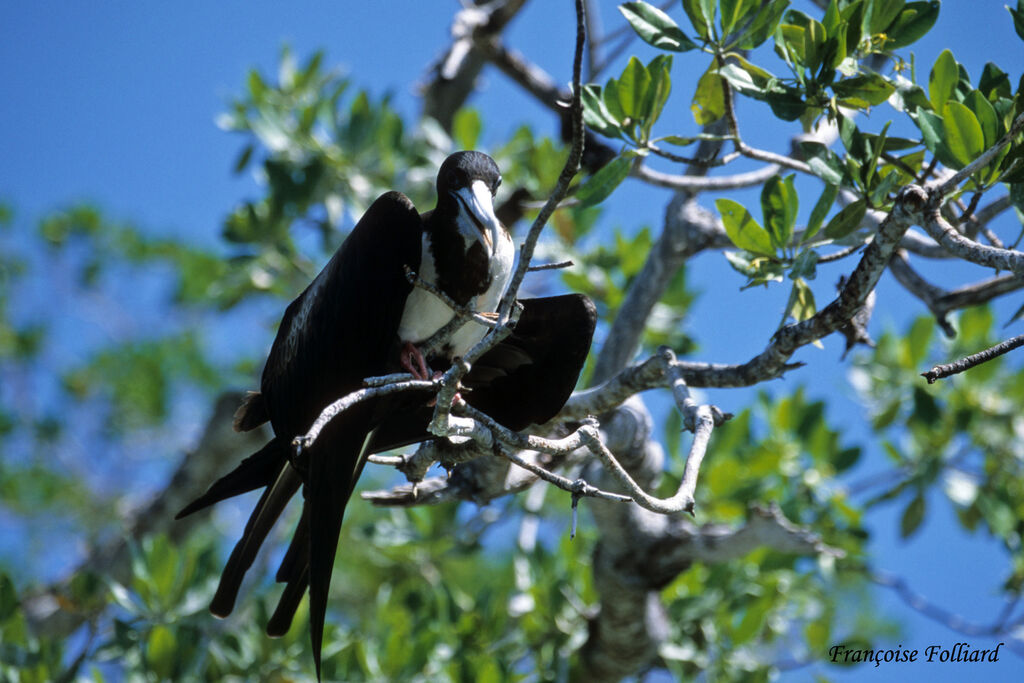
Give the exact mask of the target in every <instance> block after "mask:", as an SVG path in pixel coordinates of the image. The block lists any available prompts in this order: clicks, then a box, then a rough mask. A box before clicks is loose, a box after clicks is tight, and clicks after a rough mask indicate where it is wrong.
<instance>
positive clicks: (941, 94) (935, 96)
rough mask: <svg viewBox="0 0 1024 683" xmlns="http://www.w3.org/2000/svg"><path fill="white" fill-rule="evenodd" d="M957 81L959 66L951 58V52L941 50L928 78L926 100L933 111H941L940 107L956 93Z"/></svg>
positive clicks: (958, 78)
mask: <svg viewBox="0 0 1024 683" xmlns="http://www.w3.org/2000/svg"><path fill="white" fill-rule="evenodd" d="M959 80H960V66H959V65H958V64H957V63H956V59H954V58H953V53H952V52H950V51H949V50H943V51H942V54H940V55H939V57H938V59H936V60H935V65H934V66H933V67H932V72H931V75H930V76H929V77H928V99H929V100H930V101H931V103H932V108H933V109H934V110H935V111H937V112H941V111H942V105H944V104H945V103H946V100H948V99H949V98H950V97H952V96H953V93H954V92H956V84H957V81H959Z"/></svg>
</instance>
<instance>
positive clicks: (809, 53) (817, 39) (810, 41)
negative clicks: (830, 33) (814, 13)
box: [804, 19, 826, 75]
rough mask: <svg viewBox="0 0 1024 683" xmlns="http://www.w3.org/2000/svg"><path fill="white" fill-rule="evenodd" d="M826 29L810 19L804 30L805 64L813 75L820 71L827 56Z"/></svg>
mask: <svg viewBox="0 0 1024 683" xmlns="http://www.w3.org/2000/svg"><path fill="white" fill-rule="evenodd" d="M825 38H826V35H825V27H824V26H822V25H821V23H819V22H817V21H815V20H814V19H808V21H807V27H806V28H805V30H804V60H805V61H804V64H805V65H806V66H807V69H808V71H810V72H811V74H812V75H813V74H815V73H817V71H818V67H819V66H821V62H822V58H823V57H824V56H825Z"/></svg>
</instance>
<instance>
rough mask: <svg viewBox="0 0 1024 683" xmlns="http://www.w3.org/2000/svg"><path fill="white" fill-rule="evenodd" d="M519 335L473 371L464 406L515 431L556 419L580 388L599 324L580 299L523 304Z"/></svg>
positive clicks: (548, 299)
mask: <svg viewBox="0 0 1024 683" xmlns="http://www.w3.org/2000/svg"><path fill="white" fill-rule="evenodd" d="M520 303H521V304H522V305H523V312H522V314H521V315H520V316H519V322H518V323H517V324H516V328H515V331H514V332H513V333H512V334H511V335H510V336H509V337H507V338H506V339H505V340H504V341H503V342H502V343H501V344H498V345H497V346H496V347H494V348H493V349H491V350H490V351H488V352H487V353H486V354H484V355H483V356H482V357H481V358H480V359H479V360H478V361H477V362H476V363H474V365H473V369H472V371H471V372H470V373H469V375H467V376H466V381H465V382H464V384H465V385H466V386H467V387H468V388H469V389H470V391H469V392H468V395H467V396H466V402H467V403H469V404H470V405H471V406H473V407H474V408H476V409H478V410H481V411H483V412H485V413H487V414H488V415H490V416H491V417H493V418H494V419H495V420H497V421H498V422H500V423H501V424H502V425H504V426H505V427H508V428H509V429H511V430H513V431H519V430H521V429H525V428H526V427H528V426H529V425H531V424H541V423H544V422H547V421H548V420H550V419H551V418H553V417H554V416H555V415H556V414H557V413H558V411H559V410H561V409H562V406H563V405H565V402H566V400H568V398H569V396H570V394H572V390H573V389H574V388H575V387H576V381H577V380H578V379H579V376H580V371H582V370H583V363H584V362H585V361H586V359H587V353H588V352H589V351H590V342H591V339H592V338H593V336H594V326H595V324H596V322H597V310H596V309H595V308H594V303H593V302H592V301H591V300H590V299H589V298H587V297H586V296H584V295H582V294H566V295H563V296H551V297H544V298H538V299H521V300H520Z"/></svg>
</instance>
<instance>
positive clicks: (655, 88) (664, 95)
mask: <svg viewBox="0 0 1024 683" xmlns="http://www.w3.org/2000/svg"><path fill="white" fill-rule="evenodd" d="M671 70H672V55H658V56H657V57H655V58H654V59H652V60H651V62H650V64H648V65H647V73H648V74H650V76H651V83H650V85H649V86H648V88H647V95H646V97H645V98H644V103H643V111H644V117H643V119H644V121H643V128H644V137H645V138H647V137H650V132H651V126H653V125H654V122H655V121H657V120H658V117H659V116H661V110H662V109H664V108H665V102H667V101H668V96H669V93H670V92H671V91H672V77H671V76H670V75H669V74H670V72H671Z"/></svg>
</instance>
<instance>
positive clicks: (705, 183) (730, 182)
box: [629, 164, 779, 192]
mask: <svg viewBox="0 0 1024 683" xmlns="http://www.w3.org/2000/svg"><path fill="white" fill-rule="evenodd" d="M778 172H779V166H778V165H776V164H771V165H769V166H765V167H764V168H759V169H757V170H756V171H749V172H747V173H737V174H736V175H729V176H712V177H701V176H693V175H673V174H671V173H662V172H661V171H655V170H654V169H652V168H648V167H647V166H644V165H643V164H636V165H634V166H633V168H632V170H631V171H630V173H629V174H630V175H631V176H633V177H634V178H639V179H640V180H642V181H644V182H645V183H650V184H651V185H655V186H657V187H664V188H667V189H669V190H687V191H690V192H712V191H720V190H738V189H742V188H744V187H753V186H755V185H761V184H763V183H764V182H765V181H766V180H768V179H769V178H771V177H772V176H773V175H777V174H778Z"/></svg>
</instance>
